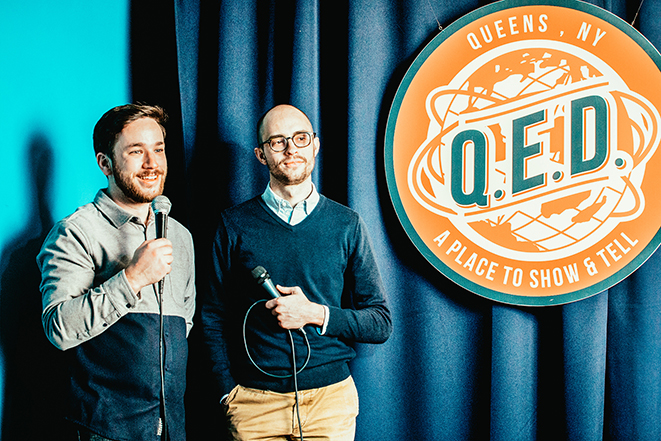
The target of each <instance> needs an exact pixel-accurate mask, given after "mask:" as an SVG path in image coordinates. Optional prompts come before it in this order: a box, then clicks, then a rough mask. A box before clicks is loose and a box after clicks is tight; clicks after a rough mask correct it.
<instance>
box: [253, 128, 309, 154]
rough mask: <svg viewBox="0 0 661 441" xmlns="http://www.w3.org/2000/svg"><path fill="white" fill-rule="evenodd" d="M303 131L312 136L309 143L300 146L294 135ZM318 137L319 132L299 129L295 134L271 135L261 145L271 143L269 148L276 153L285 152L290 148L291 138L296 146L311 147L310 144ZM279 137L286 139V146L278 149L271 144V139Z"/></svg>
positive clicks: (300, 147)
mask: <svg viewBox="0 0 661 441" xmlns="http://www.w3.org/2000/svg"><path fill="white" fill-rule="evenodd" d="M301 133H305V134H307V135H308V136H310V142H308V143H307V144H305V145H303V146H300V145H298V144H296V141H294V136H296V135H300V134H301ZM316 137H317V134H316V133H315V132H308V131H307V130H299V131H298V132H295V133H294V134H293V135H291V136H282V135H278V136H272V137H270V138H269V139H267V140H266V141H263V142H261V143H260V144H259V146H260V147H264V144H268V145H269V148H270V149H271V150H272V151H274V152H275V153H281V152H284V151H285V150H287V149H288V148H289V140H290V139H291V142H292V143H293V144H294V145H295V146H296V147H298V148H299V149H304V148H306V147H309V146H310V144H312V141H313V140H314V138H316ZM278 138H282V139H284V140H285V148H283V149H282V150H276V149H274V148H273V146H272V145H271V141H272V140H274V139H278Z"/></svg>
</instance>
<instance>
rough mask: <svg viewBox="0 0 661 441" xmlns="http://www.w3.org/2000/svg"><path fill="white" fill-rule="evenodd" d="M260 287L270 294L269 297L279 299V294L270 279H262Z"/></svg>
mask: <svg viewBox="0 0 661 441" xmlns="http://www.w3.org/2000/svg"><path fill="white" fill-rule="evenodd" d="M262 286H263V287H264V289H265V290H266V292H268V293H269V294H271V297H273V298H274V299H275V298H276V297H280V292H279V291H278V290H277V289H275V285H273V281H272V280H271V279H270V278H268V279H264V281H263V282H262Z"/></svg>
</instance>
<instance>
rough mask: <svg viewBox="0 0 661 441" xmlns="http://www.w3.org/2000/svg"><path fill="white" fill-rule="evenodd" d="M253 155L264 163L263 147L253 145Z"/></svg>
mask: <svg viewBox="0 0 661 441" xmlns="http://www.w3.org/2000/svg"><path fill="white" fill-rule="evenodd" d="M255 156H256V157H257V160H258V161H259V162H261V163H262V164H264V165H266V156H265V155H264V149H262V148H261V147H255Z"/></svg>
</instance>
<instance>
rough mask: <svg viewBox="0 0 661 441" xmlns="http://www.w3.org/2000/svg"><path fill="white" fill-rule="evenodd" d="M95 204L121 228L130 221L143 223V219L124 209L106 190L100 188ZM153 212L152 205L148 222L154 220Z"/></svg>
mask: <svg viewBox="0 0 661 441" xmlns="http://www.w3.org/2000/svg"><path fill="white" fill-rule="evenodd" d="M94 205H96V206H97V208H98V209H99V211H101V212H102V213H103V214H104V215H105V216H106V217H107V218H108V220H109V221H110V222H111V223H112V224H113V225H114V226H115V227H116V228H120V227H121V226H122V225H124V224H126V223H128V222H136V223H139V224H142V221H141V220H140V219H139V218H138V216H135V215H133V214H131V213H128V212H126V211H124V210H122V209H121V208H120V207H119V205H117V204H116V203H115V201H113V200H112V198H111V197H110V196H108V193H106V191H105V190H99V191H98V192H97V193H96V196H95V197H94ZM153 218H154V217H153V216H152V214H151V207H150V208H149V220H148V223H151V221H152V220H153Z"/></svg>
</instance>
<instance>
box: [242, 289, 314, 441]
mask: <svg viewBox="0 0 661 441" xmlns="http://www.w3.org/2000/svg"><path fill="white" fill-rule="evenodd" d="M262 302H266V300H265V299H261V300H257V301H256V302H255V303H253V304H252V305H251V306H250V308H248V311H246V315H245V316H244V317H243V346H244V347H245V349H246V355H248V359H249V360H250V363H252V365H253V366H255V368H257V370H259V371H260V372H261V373H263V374H264V375H267V376H269V377H272V378H293V379H294V398H295V408H296V418H297V420H298V430H299V434H300V441H304V439H303V425H302V424H301V412H300V409H299V403H298V378H297V377H298V374H300V373H301V372H303V369H305V367H306V366H307V365H308V362H309V361H310V341H309V340H308V334H307V333H306V332H305V330H304V329H303V328H300V329H299V331H300V332H301V333H302V334H303V338H304V339H305V345H306V346H307V349H308V353H307V357H306V358H305V363H303V366H301V368H300V369H297V368H296V345H295V343H294V337H293V335H292V333H291V331H290V330H289V329H287V330H286V331H287V334H288V335H289V341H290V343H291V361H292V373H291V374H290V375H277V374H273V373H271V372H267V371H265V370H264V369H262V368H261V367H259V365H258V364H257V363H256V362H255V360H253V358H252V356H251V355H250V350H249V348H248V340H247V339H246V323H247V322H248V316H249V315H250V311H252V309H253V308H254V307H255V306H256V305H258V304H259V303H262Z"/></svg>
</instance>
